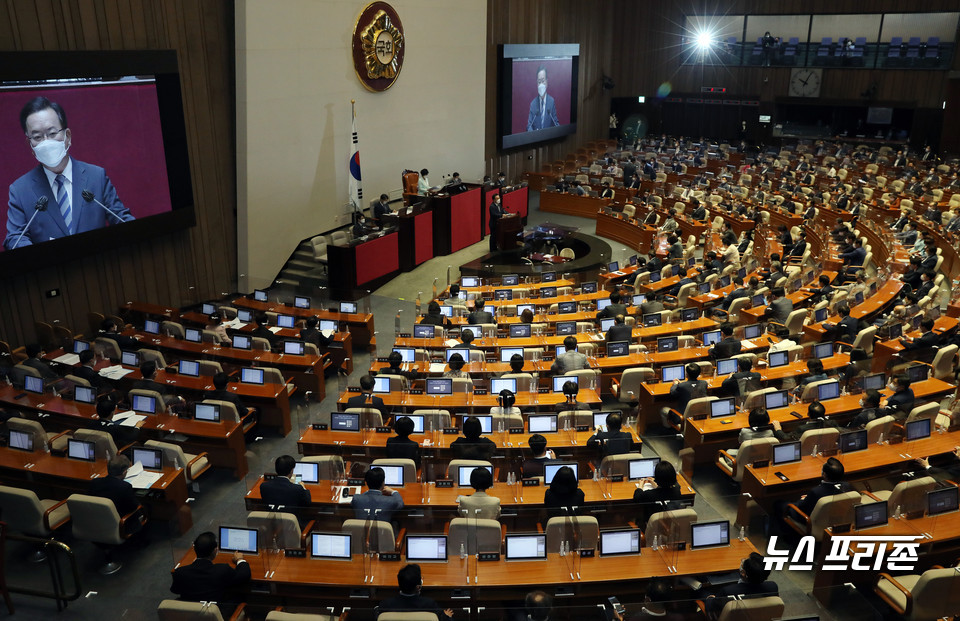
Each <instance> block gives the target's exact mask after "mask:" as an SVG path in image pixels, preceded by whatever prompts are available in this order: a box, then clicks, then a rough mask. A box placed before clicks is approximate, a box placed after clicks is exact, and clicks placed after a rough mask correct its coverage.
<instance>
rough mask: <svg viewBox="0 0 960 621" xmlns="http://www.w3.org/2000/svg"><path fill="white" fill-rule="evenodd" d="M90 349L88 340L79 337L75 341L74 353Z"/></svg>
mask: <svg viewBox="0 0 960 621" xmlns="http://www.w3.org/2000/svg"><path fill="white" fill-rule="evenodd" d="M88 349H90V343H88V342H87V341H81V340H80V339H77V340H75V341H74V342H73V353H75V354H79V353H80V352H84V351H87V350H88Z"/></svg>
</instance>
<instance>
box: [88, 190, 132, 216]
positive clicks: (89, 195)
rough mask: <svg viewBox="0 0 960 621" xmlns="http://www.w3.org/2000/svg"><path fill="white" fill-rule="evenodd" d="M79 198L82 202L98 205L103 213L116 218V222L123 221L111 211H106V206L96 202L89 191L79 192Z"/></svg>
mask: <svg viewBox="0 0 960 621" xmlns="http://www.w3.org/2000/svg"><path fill="white" fill-rule="evenodd" d="M80 196H82V197H83V200H85V201H87V202H88V203H91V202H92V203H96V204H97V205H100V208H101V209H103V210H104V211H105V212H107V213H108V214H110V215H111V216H113V217H114V218H116V219H117V222H123V219H122V218H121V217H120V216H118V215H117V214H115V213H113V212H112V211H110V210H109V209H107V206H106V205H104V204H103V203H101V202H100V201H98V200H97V199H96V197H95V196H94V195H93V192H91V191H90V190H83V191H81V192H80Z"/></svg>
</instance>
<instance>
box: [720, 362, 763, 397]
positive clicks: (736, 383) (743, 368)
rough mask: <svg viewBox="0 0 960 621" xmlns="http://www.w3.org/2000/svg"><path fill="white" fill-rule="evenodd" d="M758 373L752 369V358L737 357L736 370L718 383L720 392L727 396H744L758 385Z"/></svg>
mask: <svg viewBox="0 0 960 621" xmlns="http://www.w3.org/2000/svg"><path fill="white" fill-rule="evenodd" d="M760 378H761V376H760V374H759V373H757V372H756V371H754V370H753V360H751V359H750V358H747V357H746V356H745V357H743V358H738V359H737V370H736V372H734V373H731V374H730V377H728V378H726V379H725V380H723V383H722V384H720V392H722V393H723V394H724V395H726V396H728V397H746V396H747V392H749V391H750V390H757V389H758V388H757V387H758V386H759V385H760Z"/></svg>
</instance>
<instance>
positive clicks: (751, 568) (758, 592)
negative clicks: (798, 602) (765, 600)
mask: <svg viewBox="0 0 960 621" xmlns="http://www.w3.org/2000/svg"><path fill="white" fill-rule="evenodd" d="M834 461H836V460H834ZM837 463H839V462H837ZM841 468H842V466H841ZM769 576H770V570H769V569H766V568H765V565H764V562H763V555H762V554H760V553H758V552H751V553H750V556H748V557H747V558H745V559H743V561H742V562H741V563H740V580H738V581H737V582H735V583H733V584H728V585H725V586H723V587H721V588H720V589H719V590H718V591H717V592H716V593H715V594H713V595H710V596H708V598H707V600H706V606H707V612H708V614H709V615H712V616H713V617H716V616H719V615H720V613H721V612H722V611H723V607H724V606H726V605H727V602H731V601H735V600H736V599H738V598H749V597H766V596H768V595H777V594H778V593H779V592H780V591H779V587H777V583H776V582H773V581H772V580H767V578H768V577H769Z"/></svg>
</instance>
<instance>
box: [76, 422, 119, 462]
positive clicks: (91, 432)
mask: <svg viewBox="0 0 960 621" xmlns="http://www.w3.org/2000/svg"><path fill="white" fill-rule="evenodd" d="M73 439H74V440H83V441H84V442H93V446H94V448H93V451H94V454H95V455H96V458H97V459H107V460H109V459H112V458H114V457H116V456H117V453H119V452H120V450H119V449H118V448H117V445H116V444H115V443H114V441H113V436H111V435H110V434H109V433H107V432H106V431H102V430H100V429H77V430H76V431H74V432H73ZM120 448H121V449H122V448H125V447H120Z"/></svg>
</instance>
